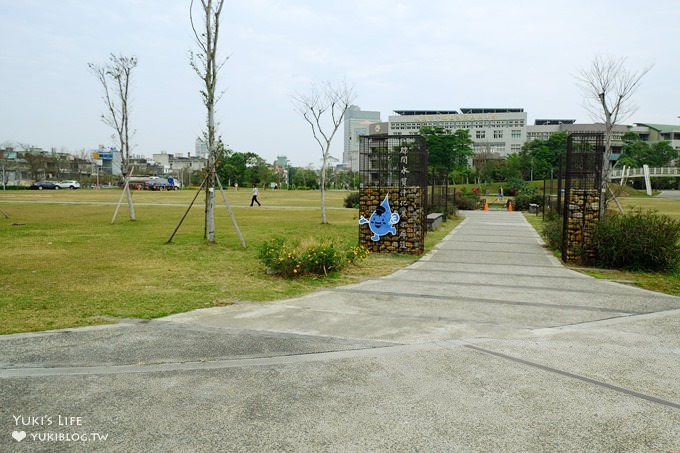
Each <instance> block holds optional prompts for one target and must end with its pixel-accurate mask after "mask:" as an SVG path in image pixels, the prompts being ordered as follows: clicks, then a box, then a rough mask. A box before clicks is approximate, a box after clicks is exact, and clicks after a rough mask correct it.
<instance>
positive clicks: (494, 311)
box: [0, 211, 680, 452]
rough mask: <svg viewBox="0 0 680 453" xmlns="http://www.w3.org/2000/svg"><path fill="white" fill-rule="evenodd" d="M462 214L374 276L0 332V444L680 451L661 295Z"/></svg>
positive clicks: (670, 321) (506, 221) (510, 217)
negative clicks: (214, 304) (564, 262)
mask: <svg viewBox="0 0 680 453" xmlns="http://www.w3.org/2000/svg"><path fill="white" fill-rule="evenodd" d="M465 215H466V220H465V221H464V222H463V223H462V224H461V225H460V226H459V227H458V228H457V229H456V230H454V231H453V232H452V233H451V234H450V235H449V236H448V237H447V238H446V239H445V240H444V241H443V242H442V243H441V244H440V245H439V247H438V248H437V249H436V250H435V251H433V252H432V253H430V254H429V255H427V256H425V257H423V258H422V259H421V260H419V261H418V262H417V263H415V264H413V265H412V266H410V267H408V268H406V269H403V270H400V271H398V272H396V273H395V274H393V275H391V276H389V277H386V278H381V279H373V280H368V281H365V282H362V283H359V284H356V285H350V286H345V287H342V288H335V289H332V290H324V291H319V292H317V293H314V294H312V295H308V296H305V297H300V298H296V299H290V300H284V301H278V302H272V303H266V304H262V303H248V302H243V303H239V304H236V305H232V306H228V307H219V308H211V309H206V310H197V311H193V312H189V313H185V314H181V315H175V316H170V317H167V318H164V319H159V320H154V321H150V322H142V321H138V320H123V321H122V322H121V323H119V324H117V325H113V326H101V327H96V328H83V329H71V330H62V331H54V332H45V333H35V334H21V335H8V336H3V337H0V402H2V405H1V407H0V428H2V429H0V451H57V450H65V449H74V450H76V451H79V450H82V451H244V452H250V451H253V452H262V451H309V452H319V451H330V452H336V451H343V452H344V451H358V452H363V451H371V452H373V451H385V452H388V451H389V452H392V451H447V452H448V451H466V452H467V451H518V452H519V451H523V452H525V451H680V430H679V429H678V426H680V379H678V376H680V336H679V335H678V332H679V331H680V298H675V297H670V296H665V295H661V294H657V293H652V292H648V291H643V290H639V289H636V288H631V287H629V286H624V285H620V284H616V283H611V282H606V281H600V280H595V279H592V278H589V277H585V276H583V275H581V274H579V273H576V272H574V271H571V270H568V269H566V268H564V267H563V266H561V264H560V263H559V262H558V261H557V260H556V259H555V258H554V257H552V256H551V255H550V254H549V253H547V252H546V250H545V249H544V248H543V247H542V246H541V244H540V239H539V238H538V237H537V235H536V233H535V232H534V230H533V229H532V228H531V227H530V226H529V224H528V223H527V222H526V220H525V219H524V217H523V216H522V214H520V213H508V212H501V211H499V212H492V211H489V212H482V211H475V212H468V213H466V214H465ZM62 417H63V418H62ZM48 418H49V420H48ZM63 420H66V421H69V420H70V421H72V423H70V424H66V425H63V424H62V425H60V424H59V422H61V421H63ZM48 422H51V423H48ZM76 422H78V423H76ZM22 433H23V434H22ZM50 433H51V434H52V437H50ZM67 434H71V435H72V438H73V436H76V437H78V439H77V440H66V439H65V436H66V435H67ZM59 435H61V436H62V438H61V440H60V438H59ZM104 435H106V439H105V440H104V439H103V436H104ZM19 439H21V440H20V441H19ZM83 439H85V440H83Z"/></svg>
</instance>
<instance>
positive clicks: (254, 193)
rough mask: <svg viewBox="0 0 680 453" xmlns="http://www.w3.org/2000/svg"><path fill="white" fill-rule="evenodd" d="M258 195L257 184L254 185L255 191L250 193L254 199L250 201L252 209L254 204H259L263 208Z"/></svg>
mask: <svg viewBox="0 0 680 453" xmlns="http://www.w3.org/2000/svg"><path fill="white" fill-rule="evenodd" d="M258 193H259V192H258V190H257V186H256V185H255V184H253V190H251V191H250V194H251V195H252V196H253V198H251V200H250V207H251V208H252V207H253V203H257V205H258V206H262V205H261V204H260V202H259V201H258V200H257V195H258Z"/></svg>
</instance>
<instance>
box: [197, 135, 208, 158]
mask: <svg viewBox="0 0 680 453" xmlns="http://www.w3.org/2000/svg"><path fill="white" fill-rule="evenodd" d="M194 156H196V157H200V158H203V159H207V158H208V144H207V143H206V142H205V140H203V139H202V138H200V137H197V138H196V144H195V145H194Z"/></svg>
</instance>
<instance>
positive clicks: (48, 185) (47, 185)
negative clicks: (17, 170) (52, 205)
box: [29, 181, 61, 190]
mask: <svg viewBox="0 0 680 453" xmlns="http://www.w3.org/2000/svg"><path fill="white" fill-rule="evenodd" d="M60 188H61V187H59V185H58V184H57V183H56V182H52V181H38V182H34V183H33V184H31V187H29V189H32V190H44V189H50V190H59V189H60Z"/></svg>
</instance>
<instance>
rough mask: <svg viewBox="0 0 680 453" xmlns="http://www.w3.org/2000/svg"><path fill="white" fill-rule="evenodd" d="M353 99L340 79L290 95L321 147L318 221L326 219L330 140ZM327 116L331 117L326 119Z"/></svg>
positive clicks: (348, 87) (353, 94) (349, 88)
mask: <svg viewBox="0 0 680 453" xmlns="http://www.w3.org/2000/svg"><path fill="white" fill-rule="evenodd" d="M354 99H356V93H355V92H354V88H353V87H351V86H348V85H347V81H343V82H342V83H339V84H338V85H333V84H331V83H330V82H325V83H323V84H322V85H321V86H318V85H315V84H312V86H311V89H310V90H309V92H307V93H296V94H295V95H294V96H293V103H294V104H295V110H296V111H297V112H298V113H299V114H300V115H301V116H302V117H303V118H304V120H305V121H306V122H307V123H308V124H309V125H310V126H311V128H312V135H313V136H314V140H316V142H317V143H318V144H319V148H320V149H321V157H322V160H321V223H324V224H325V223H328V221H327V220H326V167H328V161H329V159H330V158H331V155H330V153H331V142H332V141H333V137H334V136H335V133H336V132H337V131H338V128H339V127H340V125H341V124H342V120H343V119H344V117H345V112H347V109H348V108H349V106H350V105H352V103H353V102H354ZM329 115H330V118H329Z"/></svg>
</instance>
